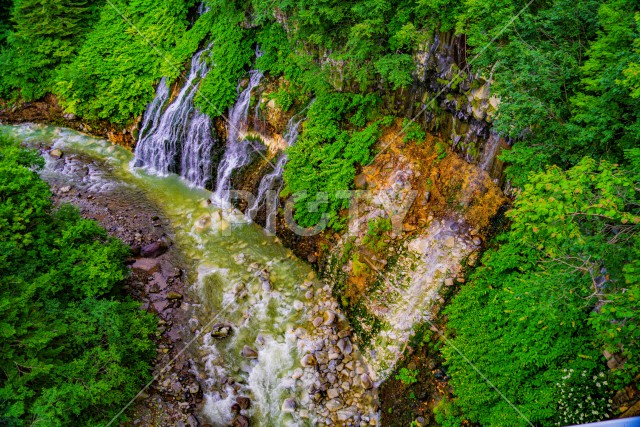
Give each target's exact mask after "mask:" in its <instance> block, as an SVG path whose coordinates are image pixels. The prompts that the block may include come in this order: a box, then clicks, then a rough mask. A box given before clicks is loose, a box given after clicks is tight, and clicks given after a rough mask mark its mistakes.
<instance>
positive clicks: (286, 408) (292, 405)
mask: <svg viewBox="0 0 640 427" xmlns="http://www.w3.org/2000/svg"><path fill="white" fill-rule="evenodd" d="M296 406H297V405H296V401H295V400H293V399H292V398H288V399H285V400H284V402H282V412H287V413H292V412H294V411H295V410H296Z"/></svg>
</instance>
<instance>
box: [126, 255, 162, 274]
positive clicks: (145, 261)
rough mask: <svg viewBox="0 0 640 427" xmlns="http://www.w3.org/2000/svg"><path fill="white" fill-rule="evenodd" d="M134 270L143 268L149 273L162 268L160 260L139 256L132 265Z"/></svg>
mask: <svg viewBox="0 0 640 427" xmlns="http://www.w3.org/2000/svg"><path fill="white" fill-rule="evenodd" d="M131 268H132V269H134V270H142V271H146V272H147V273H154V272H156V271H158V270H160V264H159V263H158V260H156V259H153V258H139V259H137V260H136V261H135V262H134V263H133V265H132V266H131Z"/></svg>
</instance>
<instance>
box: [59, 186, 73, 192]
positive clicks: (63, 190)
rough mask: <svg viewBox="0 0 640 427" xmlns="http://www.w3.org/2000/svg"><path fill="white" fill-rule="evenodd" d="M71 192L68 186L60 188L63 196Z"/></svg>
mask: <svg viewBox="0 0 640 427" xmlns="http://www.w3.org/2000/svg"><path fill="white" fill-rule="evenodd" d="M69 191H71V187H70V186H68V185H65V186H64V187H60V193H62V194H65V193H68V192H69Z"/></svg>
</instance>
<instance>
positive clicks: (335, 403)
mask: <svg viewBox="0 0 640 427" xmlns="http://www.w3.org/2000/svg"><path fill="white" fill-rule="evenodd" d="M326 407H327V409H328V410H330V411H337V410H338V409H340V408H342V402H341V401H340V399H331V400H329V401H328V402H327V403H326Z"/></svg>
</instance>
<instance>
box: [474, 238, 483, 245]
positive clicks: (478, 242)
mask: <svg viewBox="0 0 640 427" xmlns="http://www.w3.org/2000/svg"><path fill="white" fill-rule="evenodd" d="M473 244H474V245H476V246H480V245H481V244H482V239H481V238H479V237H477V236H476V237H474V238H473Z"/></svg>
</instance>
